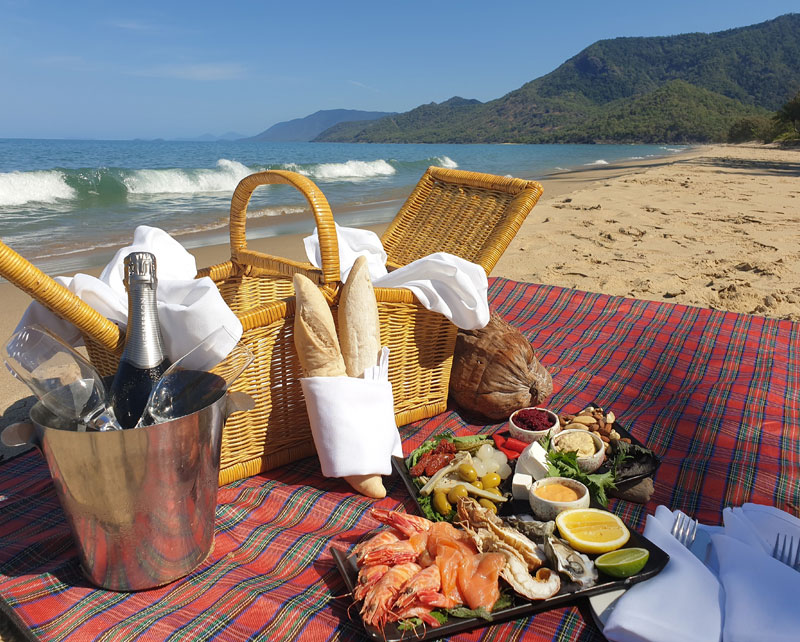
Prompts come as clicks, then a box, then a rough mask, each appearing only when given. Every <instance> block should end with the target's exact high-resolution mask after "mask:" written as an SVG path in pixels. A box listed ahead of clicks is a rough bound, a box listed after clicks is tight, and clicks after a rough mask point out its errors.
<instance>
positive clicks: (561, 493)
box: [533, 484, 578, 502]
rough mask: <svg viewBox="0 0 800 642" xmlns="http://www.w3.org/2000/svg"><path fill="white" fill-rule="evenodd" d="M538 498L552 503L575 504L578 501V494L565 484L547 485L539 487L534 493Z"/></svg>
mask: <svg viewBox="0 0 800 642" xmlns="http://www.w3.org/2000/svg"><path fill="white" fill-rule="evenodd" d="M533 492H534V494H535V495H536V496H537V497H541V498H542V499H547V500H550V501H551V502H574V501H575V500H576V499H578V493H576V492H575V491H574V490H572V489H571V488H570V487H569V486H564V484H547V485H545V486H539V487H538V488H537V489H536V490H535V491H533Z"/></svg>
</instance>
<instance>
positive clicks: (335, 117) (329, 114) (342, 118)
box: [245, 109, 393, 142]
mask: <svg viewBox="0 0 800 642" xmlns="http://www.w3.org/2000/svg"><path fill="white" fill-rule="evenodd" d="M392 113H393V112H387V111H359V110H357V109H324V110H321V111H318V112H316V113H314V114H311V115H310V116H306V117H305V118H295V119H294V120H287V121H284V122H281V123H276V124H275V125H273V126H272V127H270V128H269V129H266V130H264V131H263V132H261V133H260V134H256V135H255V136H253V137H251V138H246V139H245V140H263V141H270V142H277V141H282V142H303V141H310V140H313V139H314V138H316V137H317V136H318V135H319V134H321V133H322V132H323V131H325V130H326V129H328V128H330V127H333V126H335V125H337V124H338V123H342V122H348V121H353V120H357V121H362V122H364V121H370V120H375V119H377V118H383V117H384V116H389V115H391V114H392Z"/></svg>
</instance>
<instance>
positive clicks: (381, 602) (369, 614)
mask: <svg viewBox="0 0 800 642" xmlns="http://www.w3.org/2000/svg"><path fill="white" fill-rule="evenodd" d="M419 571H420V567H419V564H415V563H414V562H407V563H405V564H398V565H397V566H393V567H392V568H390V569H389V570H388V571H387V572H386V574H385V575H384V576H383V577H382V578H381V579H379V580H378V582H377V583H376V584H375V585H374V586H373V587H372V590H370V591H369V592H368V593H367V596H366V597H365V598H364V604H363V605H362V607H361V619H362V620H364V623H365V624H369V625H372V626H375V627H377V628H378V629H380V630H383V628H384V626H385V625H386V622H387V620H388V618H389V611H390V609H391V608H392V605H393V604H394V601H395V600H396V599H397V596H398V595H399V594H400V591H401V590H402V588H403V585H404V584H405V583H406V582H407V581H408V580H409V579H411V578H412V577H414V575H416V574H417V573H418V572H419Z"/></svg>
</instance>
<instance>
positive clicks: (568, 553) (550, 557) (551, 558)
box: [543, 535, 598, 589]
mask: <svg viewBox="0 0 800 642" xmlns="http://www.w3.org/2000/svg"><path fill="white" fill-rule="evenodd" d="M543 548H544V553H545V555H546V556H547V561H548V562H550V565H551V566H552V567H553V568H554V569H556V570H557V571H558V572H559V573H560V574H561V575H563V576H564V577H565V578H567V579H568V580H569V581H570V582H573V583H575V584H577V585H578V586H579V587H580V588H582V589H584V588H588V587H589V586H593V585H594V584H595V583H596V582H597V577H598V574H597V568H596V567H595V565H594V562H593V561H592V560H590V559H589V558H588V557H587V556H586V555H584V554H583V553H579V552H578V551H576V550H575V549H574V548H572V547H571V546H570V545H569V544H567V543H566V542H565V541H564V540H562V539H560V538H558V537H555V536H553V535H550V536H549V537H547V538H546V539H545V541H544V546H543Z"/></svg>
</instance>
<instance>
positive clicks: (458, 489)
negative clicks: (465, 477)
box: [447, 484, 469, 504]
mask: <svg viewBox="0 0 800 642" xmlns="http://www.w3.org/2000/svg"><path fill="white" fill-rule="evenodd" d="M462 497H469V491H467V487H466V486H464V485H463V484H459V485H458V486H454V487H453V488H451V489H450V492H448V493H447V501H448V502H450V503H451V504H457V503H458V500H459V499H461V498H462Z"/></svg>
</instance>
